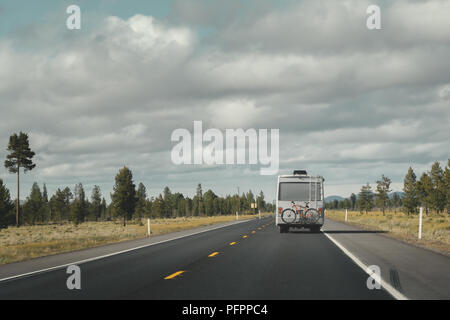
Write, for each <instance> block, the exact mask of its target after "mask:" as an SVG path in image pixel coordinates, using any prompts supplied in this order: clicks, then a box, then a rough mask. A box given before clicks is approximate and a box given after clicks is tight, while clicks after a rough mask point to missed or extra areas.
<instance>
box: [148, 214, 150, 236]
mask: <svg viewBox="0 0 450 320" xmlns="http://www.w3.org/2000/svg"><path fill="white" fill-rule="evenodd" d="M147 235H148V236H149V237H150V218H147Z"/></svg>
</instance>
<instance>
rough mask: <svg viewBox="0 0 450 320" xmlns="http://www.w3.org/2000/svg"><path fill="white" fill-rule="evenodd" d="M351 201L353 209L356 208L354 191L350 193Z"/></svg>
mask: <svg viewBox="0 0 450 320" xmlns="http://www.w3.org/2000/svg"><path fill="white" fill-rule="evenodd" d="M350 201H351V202H352V210H355V208H356V194H354V193H352V194H351V195H350Z"/></svg>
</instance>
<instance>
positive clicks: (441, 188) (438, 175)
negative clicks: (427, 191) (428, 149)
mask: <svg viewBox="0 0 450 320" xmlns="http://www.w3.org/2000/svg"><path fill="white" fill-rule="evenodd" d="M430 177H431V183H432V185H433V194H432V197H431V201H432V206H433V209H434V210H436V212H437V213H441V212H442V211H444V209H445V206H446V202H445V196H446V193H447V190H446V189H445V181H444V171H443V170H442V168H441V165H440V164H439V162H437V161H436V162H435V163H433V165H432V166H431V171H430Z"/></svg>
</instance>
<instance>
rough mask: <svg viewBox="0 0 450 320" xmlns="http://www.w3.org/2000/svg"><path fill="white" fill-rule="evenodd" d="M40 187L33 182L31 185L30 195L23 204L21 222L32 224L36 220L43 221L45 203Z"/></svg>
mask: <svg viewBox="0 0 450 320" xmlns="http://www.w3.org/2000/svg"><path fill="white" fill-rule="evenodd" d="M44 204H45V203H44V199H43V197H42V193H41V189H40V188H39V185H38V184H37V183H36V182H35V183H33V186H32V187H31V192H30V195H29V196H28V197H27V200H26V202H25V204H24V206H23V216H22V219H23V222H25V223H26V224H29V225H33V224H35V223H36V222H43V221H44V219H45V205H44Z"/></svg>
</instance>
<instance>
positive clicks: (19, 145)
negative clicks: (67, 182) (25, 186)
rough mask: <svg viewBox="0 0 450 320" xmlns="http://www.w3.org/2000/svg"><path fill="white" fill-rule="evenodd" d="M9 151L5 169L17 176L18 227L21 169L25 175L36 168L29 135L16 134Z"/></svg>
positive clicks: (10, 138)
mask: <svg viewBox="0 0 450 320" xmlns="http://www.w3.org/2000/svg"><path fill="white" fill-rule="evenodd" d="M8 151H9V154H8V155H7V156H6V161H5V167H6V169H8V171H9V172H10V173H15V174H17V201H16V225H17V226H19V224H20V222H19V210H20V168H23V170H24V173H26V172H27V171H30V170H33V169H34V167H35V166H36V165H35V164H34V163H33V161H32V159H33V157H34V155H35V153H34V152H33V151H31V149H30V143H29V141H28V135H27V134H26V133H23V132H20V133H19V134H16V133H14V134H13V135H12V136H10V137H9V144H8Z"/></svg>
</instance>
